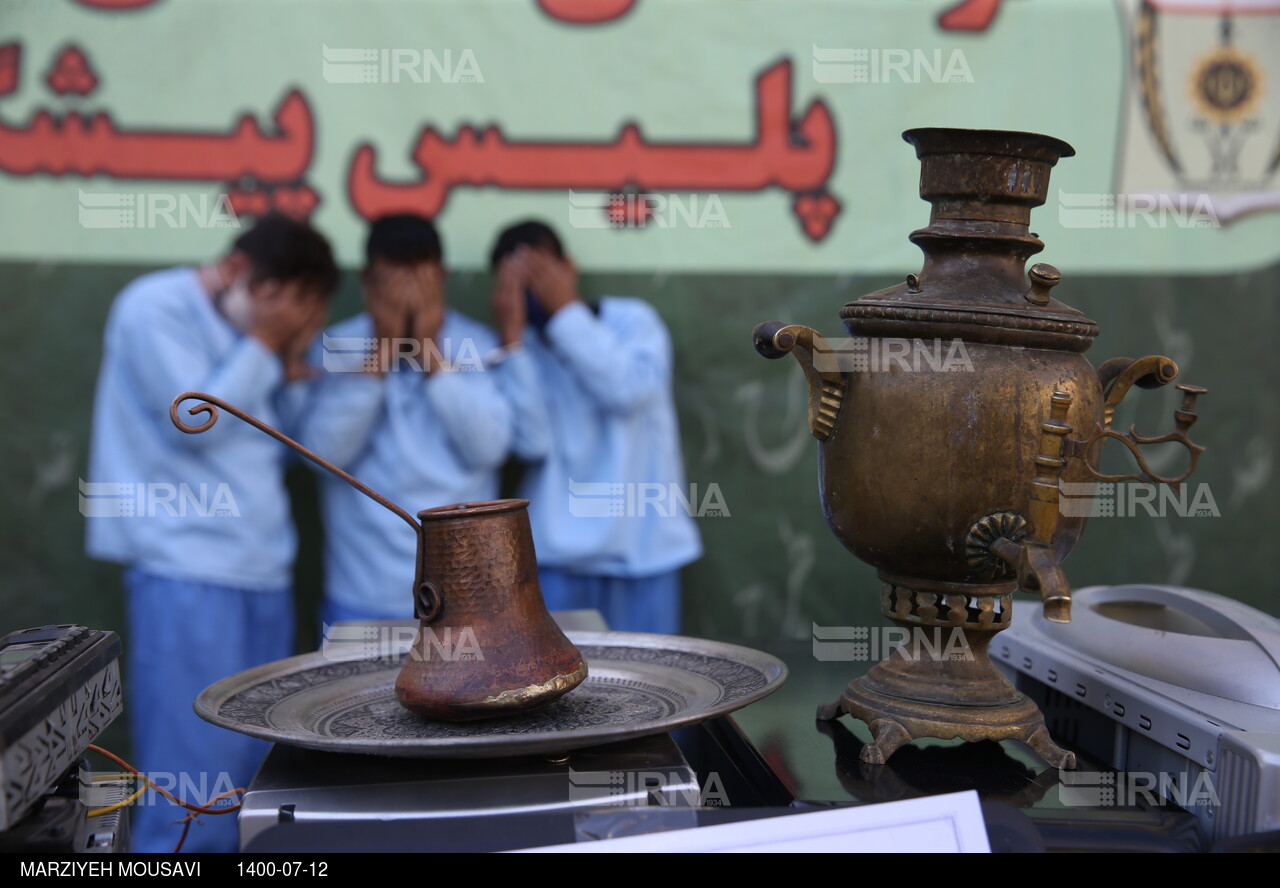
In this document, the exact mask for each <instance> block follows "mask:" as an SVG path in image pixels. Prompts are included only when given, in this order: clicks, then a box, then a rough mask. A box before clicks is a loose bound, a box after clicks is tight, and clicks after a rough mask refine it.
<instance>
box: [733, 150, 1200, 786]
mask: <svg viewBox="0 0 1280 888" xmlns="http://www.w3.org/2000/svg"><path fill="white" fill-rule="evenodd" d="M903 138H904V139H905V140H906V141H907V142H909V143H911V144H912V145H913V146H915V149H916V154H917V156H918V157H919V158H920V161H921V174H920V196H921V197H922V198H923V199H925V200H927V201H929V202H930V203H931V204H932V212H931V215H930V219H929V225H928V226H927V227H925V228H922V229H920V230H918V231H916V232H914V233H913V234H912V235H911V240H912V242H914V243H915V244H916V245H918V246H919V247H920V248H921V250H922V251H923V253H924V265H923V268H922V269H921V271H920V272H919V273H918V274H910V275H907V278H906V280H905V281H904V282H903V283H901V284H898V285H897V286H894V287H890V288H888V289H885V290H880V291H878V292H875V293H871V294H868V295H866V296H863V297H862V298H861V299H859V300H857V301H856V302H851V303H849V304H847V305H845V306H844V308H843V309H842V310H841V312H840V317H841V319H842V321H843V322H844V326H845V329H846V331H847V332H848V338H846V339H843V340H839V341H834V342H829V341H827V340H826V339H824V338H823V337H822V336H821V335H820V334H819V333H817V332H816V331H814V330H812V329H810V328H808V327H803V326H798V325H788V324H783V323H781V322H777V321H771V322H767V323H764V324H761V325H759V326H758V327H757V328H756V329H755V333H754V339H755V345H756V348H757V350H758V351H759V352H760V353H761V354H763V355H764V356H765V357H769V358H777V357H781V356H782V355H785V354H792V355H794V356H795V357H796V358H797V359H798V360H799V361H800V364H801V365H802V367H803V368H804V371H805V375H806V377H807V379H808V383H809V428H810V431H811V433H812V434H813V436H814V437H815V438H817V439H818V441H819V445H818V471H819V480H820V492H821V498H822V508H823V512H824V514H825V515H826V518H827V523H828V524H829V525H830V527H831V530H832V532H834V533H835V535H836V536H837V537H838V538H839V539H840V541H841V542H842V543H843V544H844V545H845V547H846V548H848V549H849V551H850V552H852V553H853V554H854V555H856V556H857V557H858V558H860V559H862V560H863V561H865V562H867V563H869V564H871V565H873V566H874V567H876V568H877V571H878V573H879V576H880V579H881V580H882V581H883V583H884V586H883V588H882V590H881V604H882V609H883V611H884V613H885V615H886V616H888V617H889V618H890V619H891V620H893V621H894V622H896V623H898V624H899V625H901V626H903V627H907V628H916V627H921V628H945V629H953V630H957V631H963V632H964V633H965V636H966V639H965V640H966V642H967V646H968V647H969V649H970V650H971V651H972V656H971V657H969V658H966V659H957V660H935V661H929V660H926V659H917V660H914V661H912V660H908V659H907V658H906V657H903V656H899V655H898V654H895V655H894V656H891V657H890V658H889V659H887V660H886V661H885V662H883V663H881V664H879V665H878V666H876V667H874V668H873V669H872V670H871V672H870V673H868V675H867V676H865V677H863V678H861V679H858V680H856V681H855V682H853V683H851V684H850V686H849V688H848V690H846V692H845V695H844V696H843V697H842V698H841V701H840V703H839V704H838V707H839V708H835V707H825V708H824V710H823V713H824V714H825V715H826V716H828V717H830V716H833V715H835V714H837V713H838V711H839V710H840V709H843V711H845V712H849V713H851V714H853V715H854V716H855V717H857V718H861V719H863V720H865V721H867V722H868V723H869V724H870V725H871V727H872V730H873V731H875V732H876V738H877V742H876V743H874V744H871V745H869V746H867V747H866V748H865V749H864V751H863V757H864V759H865V760H867V761H883V760H884V758H885V757H886V756H888V755H889V754H891V753H892V751H893V750H894V749H896V748H897V747H898V746H899V745H901V744H902V743H903V742H906V741H907V740H909V739H911V738H912V737H917V736H934V737H945V738H948V739H949V738H951V737H957V736H958V737H964V738H966V739H983V738H994V739H1006V738H1018V739H1022V740H1025V741H1027V742H1028V743H1030V744H1031V745H1032V746H1033V748H1035V749H1036V750H1037V751H1038V752H1040V753H1041V754H1042V755H1043V756H1044V757H1045V758H1047V759H1049V760H1050V761H1052V762H1053V763H1055V764H1067V763H1069V761H1070V759H1071V757H1070V754H1069V753H1066V752H1064V751H1063V750H1061V749H1058V747H1056V746H1054V745H1053V744H1052V742H1051V741H1049V739H1048V735H1047V733H1045V732H1044V727H1043V718H1042V717H1041V716H1040V713H1039V712H1038V711H1037V710H1036V708H1035V706H1034V704H1032V703H1031V702H1030V701H1028V700H1026V699H1025V698H1024V697H1023V696H1022V695H1021V694H1020V693H1019V692H1018V691H1017V690H1015V689H1014V687H1013V686H1012V684H1010V683H1009V681H1008V680H1007V679H1005V678H1004V677H1003V676H1002V675H1001V674H1000V673H998V672H997V671H996V669H995V667H994V666H992V665H991V663H990V661H989V660H988V659H987V654H986V646H987V644H988V643H989V642H990V640H991V637H992V636H993V635H994V633H995V632H997V631H999V630H1001V629H1003V628H1005V627H1006V626H1007V625H1008V624H1009V620H1010V618H1011V607H1012V593H1013V592H1014V590H1015V589H1022V590H1024V591H1027V592H1032V593H1035V594H1038V595H1040V596H1041V599H1042V601H1043V606H1044V610H1045V614H1046V616H1047V617H1049V619H1051V620H1056V621H1060V622H1065V621H1068V620H1069V619H1070V605H1071V598H1070V587H1069V585H1068V584H1067V581H1066V578H1065V576H1064V575H1063V573H1062V569H1061V567H1060V566H1059V564H1060V562H1061V560H1062V559H1063V558H1065V557H1066V556H1067V554H1068V553H1069V552H1070V551H1071V549H1072V548H1073V547H1074V546H1075V545H1076V543H1077V541H1078V540H1079V539H1080V535H1081V533H1082V532H1083V530H1084V524H1085V518H1084V517H1083V516H1082V515H1081V514H1079V512H1078V511H1077V510H1072V509H1061V508H1060V502H1059V490H1060V484H1072V485H1075V487H1074V488H1068V489H1069V490H1071V491H1072V493H1074V494H1076V495H1077V496H1079V497H1086V496H1087V495H1088V494H1089V493H1090V492H1091V491H1092V485H1093V484H1094V483H1095V482H1096V481H1099V480H1102V481H1124V480H1141V481H1146V482H1152V483H1169V484H1177V483H1179V482H1181V481H1182V480H1184V479H1185V478H1187V477H1188V476H1189V475H1190V474H1191V472H1192V470H1193V469H1194V467H1195V461H1196V458H1197V457H1198V455H1199V453H1200V451H1201V450H1202V448H1200V447H1198V446H1197V445H1194V444H1192V443H1191V442H1190V440H1189V439H1188V438H1187V437H1186V432H1187V430H1188V429H1189V428H1190V426H1191V424H1192V423H1193V422H1194V421H1195V413H1194V412H1193V407H1194V404H1195V399H1196V397H1197V396H1198V395H1200V394H1203V392H1204V390H1203V389H1200V388H1197V387H1194V386H1179V387H1180V388H1182V389H1184V390H1185V400H1184V403H1183V406H1182V408H1181V409H1180V410H1179V411H1177V412H1175V414H1174V416H1175V419H1176V420H1177V429H1176V430H1175V431H1174V432H1171V433H1169V434H1167V435H1164V436H1161V437H1159V438H1144V437H1142V436H1139V435H1138V434H1137V433H1136V432H1134V431H1131V432H1130V433H1128V434H1121V433H1119V432H1116V431H1114V430H1112V429H1111V419H1112V415H1113V413H1114V411H1115V408H1116V405H1117V404H1118V403H1119V402H1120V400H1121V399H1122V398H1123V397H1124V396H1125V394H1126V393H1127V392H1128V391H1129V389H1130V388H1131V387H1132V386H1134V385H1138V386H1140V387H1144V388H1153V387H1158V386H1162V385H1165V384H1167V383H1169V382H1170V381H1172V380H1173V379H1174V378H1175V377H1176V376H1177V375H1178V368H1177V365H1176V364H1175V363H1174V362H1173V361H1172V360H1170V359H1169V358H1166V357H1161V356H1151V357H1146V358H1141V359H1138V360H1133V359H1130V358H1115V359H1112V360H1110V361H1107V362H1105V363H1104V364H1102V365H1101V366H1100V367H1099V368H1097V369H1096V370H1095V369H1094V368H1093V366H1092V365H1091V364H1090V363H1089V362H1088V361H1087V360H1086V359H1085V357H1084V352H1085V351H1086V350H1087V349H1088V348H1089V346H1090V345H1091V344H1092V343H1093V340H1094V338H1095V337H1096V336H1097V334H1098V326H1097V324H1096V323H1094V322H1093V321H1091V320H1089V319H1088V318H1086V317H1085V316H1084V315H1083V314H1081V313H1080V312H1079V311H1077V310H1076V309H1074V308H1071V307H1070V306H1068V305H1066V304H1064V303H1062V302H1059V301H1058V300H1056V299H1054V298H1053V297H1052V295H1051V290H1052V289H1053V288H1054V287H1055V286H1057V284H1058V283H1059V282H1060V280H1061V275H1060V274H1059V272H1058V270H1057V269H1055V268H1053V267H1052V266H1050V265H1043V264H1037V265H1034V266H1032V268H1031V269H1030V271H1029V272H1026V271H1025V269H1026V263H1027V260H1028V259H1029V257H1031V256H1032V255H1034V254H1035V253H1038V252H1039V251H1040V250H1042V249H1043V248H1044V245H1043V244H1042V243H1041V242H1040V240H1039V238H1038V237H1037V236H1036V235H1035V234H1033V233H1031V232H1030V230H1029V223H1030V218H1031V209H1032V208H1033V207H1036V206H1039V205H1041V204H1043V203H1044V201H1045V197H1046V195H1047V192H1048V187H1049V172H1050V170H1051V169H1052V167H1053V166H1054V164H1055V163H1056V162H1057V161H1058V159H1059V158H1061V157H1069V156H1071V155H1073V154H1074V153H1075V152H1074V150H1073V149H1072V148H1071V146H1070V145H1068V144H1067V143H1065V142H1063V141H1060V140H1058V139H1055V138H1052V137H1049V136H1042V135H1036V134H1033V133H1017V132H1000V131H985V130H952V129H916V130H909V131H908V132H906V133H904V134H903ZM1112 438H1115V439H1120V440H1121V441H1122V442H1124V444H1125V446H1126V447H1128V448H1129V449H1130V450H1131V451H1132V452H1133V453H1134V454H1135V456H1136V457H1137V459H1138V463H1139V468H1140V471H1138V472H1136V473H1133V474H1128V475H1104V474H1103V473H1101V471H1100V470H1099V468H1098V459H1099V451H1100V450H1101V445H1102V444H1103V443H1104V442H1105V441H1106V440H1108V439H1112ZM1157 441H1178V442H1179V443H1181V444H1183V445H1184V446H1186V447H1187V449H1188V450H1189V451H1190V453H1191V467H1190V468H1188V469H1187V471H1186V472H1185V473H1184V474H1183V475H1181V476H1180V477H1177V478H1162V477H1160V476H1159V475H1156V474H1155V473H1154V472H1151V471H1150V470H1149V469H1148V467H1147V465H1146V463H1145V461H1144V459H1143V457H1142V454H1141V451H1140V449H1139V448H1140V445H1144V444H1148V443H1154V442H1157ZM1078 501H1080V500H1077V502H1078Z"/></svg>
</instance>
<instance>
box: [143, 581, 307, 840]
mask: <svg viewBox="0 0 1280 888" xmlns="http://www.w3.org/2000/svg"><path fill="white" fill-rule="evenodd" d="M124 584H125V591H126V593H127V605H128V607H127V610H128V627H129V632H128V636H127V637H126V638H125V639H124V650H125V657H126V659H125V666H126V685H125V688H126V693H127V696H126V698H125V712H126V713H127V715H128V718H129V727H130V731H131V733H132V735H133V760H132V761H131V762H130V764H132V765H133V766H134V767H136V768H137V769H138V770H140V771H143V772H144V773H146V774H147V775H148V776H150V777H151V778H152V779H153V780H154V781H155V782H156V783H159V784H160V785H162V786H164V787H165V788H166V789H168V790H169V791H170V792H172V793H173V794H174V795H176V796H177V797H178V798H181V799H182V800H183V801H186V802H191V803H194V804H207V803H208V801H209V799H211V798H212V797H213V796H215V795H217V794H218V793H220V792H223V791H224V790H227V789H231V788H233V787H248V785H249V781H250V780H252V779H253V775H254V772H255V771H256V770H257V768H258V765H259V764H260V763H261V762H262V758H263V756H264V755H266V752H267V749H268V744H267V743H266V742H265V741H262V740H255V739H254V738H252V737H246V736H245V735H243V734H237V733H236V732H234V731H228V730H226V729H225V728H219V727H215V726H213V725H211V724H209V723H207V722H205V721H204V720H203V719H201V718H200V717H199V716H198V715H196V714H195V712H194V711H192V702H193V701H194V700H195V698H196V697H197V696H199V694H200V692H201V691H203V690H204V689H205V688H206V687H208V686H209V685H211V684H213V683H214V682H216V681H218V680H219V679H221V678H225V677H227V676H228V675H232V674H234V673H236V672H241V671H243V670H245V669H249V668H251V667H253V666H258V665H260V664H262V663H267V662H270V661H272V660H279V659H282V658H284V657H287V656H289V655H290V654H291V653H292V651H293V596H292V595H291V594H290V591H289V590H288V589H281V590H276V591H268V592H258V591H253V590H248V589H237V588H232V587H228V586H219V585H214V584H211V583H198V582H192V581H189V580H179V579H174V578H171V577H162V576H157V575H155V574H150V573H147V572H145V571H142V570H138V569H136V568H131V569H129V570H127V571H126V572H125V575H124ZM234 801H235V799H234V798H233V799H231V800H229V801H224V802H220V803H219V804H220V805H225V804H230V803H233V802H234ZM185 814H186V812H185V811H184V810H183V809H182V808H180V807H178V806H177V805H174V804H173V803H172V802H170V801H169V800H168V799H165V798H164V797H163V796H161V795H160V794H159V793H156V792H152V791H149V792H147V793H146V794H144V795H143V796H142V797H141V798H140V799H139V800H138V802H136V803H135V804H134V806H133V807H132V808H131V809H130V818H131V822H130V829H131V832H132V837H133V838H132V843H131V850H133V851H138V852H154V851H172V850H173V847H174V845H176V844H177V843H178V837H179V836H180V835H181V834H182V828H181V827H180V826H177V825H176V824H175V821H177V820H180V819H181V818H182V817H183V816H184V815H185ZM200 820H201V822H200V823H198V824H196V823H193V824H192V825H191V829H190V831H189V832H188V834H187V840H186V842H185V843H184V844H183V846H182V849H183V851H235V850H236V849H237V848H238V847H239V839H238V833H237V829H236V815H235V814H218V815H210V814H204V815H200Z"/></svg>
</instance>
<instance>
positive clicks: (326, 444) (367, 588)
mask: <svg viewBox="0 0 1280 888" xmlns="http://www.w3.org/2000/svg"><path fill="white" fill-rule="evenodd" d="M326 335H327V337H329V339H328V340H327V343H334V342H335V341H336V340H342V339H347V340H353V339H369V338H371V337H372V336H373V323H372V321H371V320H370V318H369V316H368V315H367V314H359V315H356V316H355V317H353V318H350V319H348V320H346V321H343V322H342V323H340V324H337V325H335V326H334V327H332V328H330V329H329V331H328V332H327V334H326ZM437 343H438V345H437V349H438V351H439V352H440V354H441V356H442V357H443V358H445V359H446V360H448V361H450V362H451V364H452V366H453V367H454V369H453V370H451V371H445V370H435V371H433V372H432V373H431V374H430V375H429V376H428V375H424V374H423V373H422V372H421V371H420V370H417V369H414V368H413V367H412V366H410V365H408V364H407V362H404V363H401V364H400V365H399V369H394V370H391V371H390V372H387V373H384V374H383V375H381V376H378V375H374V374H370V373H363V372H359V369H360V366H361V363H362V362H363V360H364V358H365V354H364V353H360V352H358V351H352V352H349V353H348V354H347V355H340V354H337V353H336V352H335V351H334V350H333V349H331V348H330V347H329V346H328V344H326V348H325V353H324V355H323V357H322V359H321V360H320V361H319V362H318V363H319V364H320V365H321V366H322V367H323V368H324V369H323V370H322V371H321V375H320V376H319V377H318V378H317V380H316V381H315V382H314V383H313V387H314V389H313V393H312V397H311V399H310V401H309V405H308V407H307V409H306V411H305V415H304V416H303V417H301V418H300V420H299V436H300V441H301V443H303V444H305V445H307V446H308V447H310V448H311V449H313V450H314V451H316V453H317V454H318V455H320V456H322V457H324V458H325V459H328V460H330V461H331V462H333V463H334V464H335V465H337V466H338V467H339V468H341V469H343V470H344V471H346V472H348V473H350V474H351V475H352V476H354V477H355V478H357V479H358V480H360V481H361V482H363V483H364V484H366V485H368V486H369V487H371V488H373V490H375V491H377V492H378V493H380V494H382V495H383V496H385V497H387V498H388V499H390V500H391V501H392V502H394V503H396V504H397V505H399V506H400V507H401V508H403V509H404V510H405V511H407V512H409V513H410V514H411V515H414V516H416V515H417V513H418V512H419V511H421V510H422V509H429V508H434V507H436V506H446V505H451V504H453V503H460V502H469V501H475V500H489V499H494V498H495V497H496V496H497V495H498V469H499V468H500V467H501V466H502V464H503V462H505V461H506V458H507V456H508V454H509V453H510V448H511V443H512V436H513V435H514V423H515V417H516V416H517V415H519V413H520V412H521V410H527V408H526V407H523V406H521V405H526V404H528V403H530V402H531V401H532V400H533V398H534V397H535V393H534V386H535V385H536V381H535V378H534V375H533V374H534V370H533V365H532V364H531V363H530V361H529V357H528V356H527V355H524V354H521V353H520V352H516V353H514V354H512V355H511V356H510V357H509V358H508V359H506V360H504V361H502V362H500V364H494V365H490V364H488V363H487V362H486V359H487V358H489V357H490V356H491V355H492V354H493V353H495V352H496V350H497V347H498V341H497V338H496V337H495V336H494V334H493V333H492V332H491V331H490V330H489V329H488V328H487V327H485V326H484V325H482V324H480V323H478V322H476V321H473V320H472V319H470V318H468V317H466V316H465V315H462V314H459V313H458V312H456V311H452V310H450V311H447V312H446V314H445V320H444V324H443V325H442V327H441V330H440V334H439V336H438V337H437ZM343 347H349V346H346V345H343ZM414 360H415V361H417V362H419V363H421V362H422V361H423V357H422V355H421V354H419V355H417V356H416V357H415V358H414ZM320 499H321V509H322V516H323V519H324V527H325V594H326V595H327V596H328V597H329V598H331V599H332V600H334V601H336V602H338V603H340V604H343V605H345V606H347V607H350V608H356V609H360V610H362V611H364V612H366V613H371V614H375V615H381V616H385V617H408V616H411V615H412V613H413V596H412V586H413V578H414V570H415V565H416V559H417V542H418V541H417V537H416V535H415V533H414V531H413V529H412V528H410V527H409V526H408V525H407V524H406V523H405V522H404V520H403V519H402V518H400V517H398V516H397V515H395V514H394V513H392V512H390V511H388V510H387V509H385V508H384V507H382V506H380V505H378V504H377V503H376V502H374V501H373V500H371V499H369V498H368V497H366V496H365V495H364V494H362V493H360V492H359V491H357V490H356V489H355V488H353V487H351V486H350V485H349V484H347V483H346V482H345V481H342V480H341V479H339V478H337V477H336V476H334V475H333V474H331V473H329V472H326V471H323V470H321V475H320Z"/></svg>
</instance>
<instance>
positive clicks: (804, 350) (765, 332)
mask: <svg viewBox="0 0 1280 888" xmlns="http://www.w3.org/2000/svg"><path fill="white" fill-rule="evenodd" d="M751 338H752V341H753V342H754V344H755V347H756V351H757V352H759V353H760V354H761V355H763V356H764V357H766V358H769V359H770V360H774V359H777V358H781V357H782V356H784V355H788V354H790V355H794V356H795V359H796V360H797V361H799V362H800V368H801V369H802V370H804V376H805V380H806V381H807V382H808V384H809V432H810V434H812V435H813V437H815V438H817V439H818V440H819V441H825V440H826V439H827V438H830V437H831V433H832V432H834V431H835V427H836V417H837V416H839V415H840V407H841V406H842V405H843V403H844V395H845V389H846V388H847V383H846V382H845V378H844V373H843V372H841V371H840V370H839V369H836V368H833V367H832V366H830V365H831V364H833V363H838V358H839V356H838V355H837V354H835V350H834V349H832V348H831V344H830V343H829V342H827V340H825V339H823V338H822V334H820V333H818V331H817V330H814V329H813V328H812V327H805V326H803V325H802V324H784V323H782V322H781V321H765V322H764V323H763V324H758V325H757V326H756V328H755V330H753V331H752V333H751ZM815 354H816V363H817V366H815ZM823 364H827V365H828V366H825V367H824V366H822V365H823Z"/></svg>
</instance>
